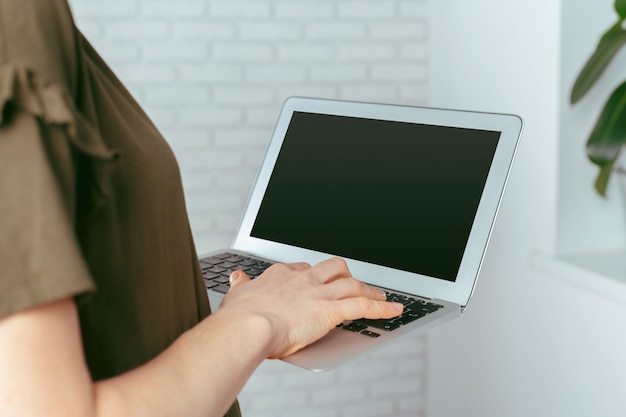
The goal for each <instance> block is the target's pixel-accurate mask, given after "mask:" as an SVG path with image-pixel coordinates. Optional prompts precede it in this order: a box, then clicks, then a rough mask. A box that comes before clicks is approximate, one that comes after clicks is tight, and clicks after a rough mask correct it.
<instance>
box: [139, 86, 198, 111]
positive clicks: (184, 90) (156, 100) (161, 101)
mask: <svg viewBox="0 0 626 417" xmlns="http://www.w3.org/2000/svg"><path fill="white" fill-rule="evenodd" d="M145 96H146V101H147V102H148V103H150V104H151V105H167V106H172V105H178V106H180V105H183V106H189V105H192V104H204V103H206V102H207V101H208V97H209V94H208V91H207V89H206V88H198V87H195V86H181V85H169V86H155V87H151V88H149V89H147V91H146V92H145Z"/></svg>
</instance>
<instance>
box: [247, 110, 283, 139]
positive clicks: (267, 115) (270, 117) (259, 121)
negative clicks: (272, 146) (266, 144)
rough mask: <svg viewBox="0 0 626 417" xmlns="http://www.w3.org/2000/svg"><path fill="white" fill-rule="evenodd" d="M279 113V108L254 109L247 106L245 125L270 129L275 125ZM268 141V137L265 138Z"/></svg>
mask: <svg viewBox="0 0 626 417" xmlns="http://www.w3.org/2000/svg"><path fill="white" fill-rule="evenodd" d="M279 113H280V106H278V105H276V106H263V107H255V106H249V107H248V109H247V110H246V115H245V119H246V124H248V125H250V126H256V127H258V126H263V127H265V128H271V127H273V126H274V124H275V123H276V120H277V118H278V114H279ZM267 139H268V140H269V137H268V138H267Z"/></svg>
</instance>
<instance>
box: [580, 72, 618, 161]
mask: <svg viewBox="0 0 626 417" xmlns="http://www.w3.org/2000/svg"><path fill="white" fill-rule="evenodd" d="M625 143H626V81H625V82H623V83H622V84H621V85H620V86H619V87H617V88H616V89H615V91H613V93H612V94H611V96H610V97H609V99H608V100H607V102H606V104H605V105H604V108H603V109H602V112H601V113H600V116H599V117H598V120H597V121H596V125H595V126H594V128H593V130H592V131H591V134H590V135H589V139H588V140H587V156H588V157H589V159H590V160H591V161H592V162H593V163H594V164H596V165H598V166H600V167H603V166H605V165H607V164H612V163H613V162H614V161H615V159H616V158H617V155H618V154H619V151H620V149H621V147H622V146H623V145H624V144H625Z"/></svg>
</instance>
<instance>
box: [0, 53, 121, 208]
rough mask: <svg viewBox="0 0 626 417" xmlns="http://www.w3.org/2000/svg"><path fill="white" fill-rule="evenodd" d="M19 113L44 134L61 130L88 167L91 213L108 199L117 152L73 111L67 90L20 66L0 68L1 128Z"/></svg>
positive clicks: (0, 66) (117, 156)
mask: <svg viewBox="0 0 626 417" xmlns="http://www.w3.org/2000/svg"><path fill="white" fill-rule="evenodd" d="M15 112H22V113H25V114H27V115H30V116H32V117H33V118H35V119H37V120H38V121H39V124H40V126H41V127H42V130H43V135H42V136H43V137H44V138H45V137H47V136H48V135H46V134H45V131H46V129H48V128H52V127H58V128H61V130H62V131H63V136H65V138H66V139H67V140H68V141H69V143H70V144H71V145H72V146H73V147H74V148H75V149H76V150H78V151H79V152H80V153H82V154H84V155H85V156H87V157H89V158H90V159H91V160H92V163H91V164H90V166H91V170H92V177H93V179H94V184H93V185H94V187H95V190H94V191H95V193H94V196H95V201H92V205H91V206H92V207H91V209H95V208H97V207H99V206H100V205H101V203H103V202H104V200H106V198H107V197H108V196H109V195H110V176H111V174H112V172H113V171H114V169H115V166H116V165H117V164H116V162H117V160H118V158H119V152H117V151H116V150H114V149H110V148H109V147H108V146H107V145H106V143H105V141H104V139H103V138H102V137H101V135H100V134H99V133H98V131H97V130H96V128H94V127H93V126H92V125H91V123H90V122H89V121H88V120H87V119H86V118H85V117H84V116H83V115H82V114H81V113H80V112H79V111H78V110H77V109H76V108H75V107H74V104H73V101H72V99H71V96H70V94H69V92H68V91H67V89H66V88H64V87H63V86H60V85H55V84H51V83H48V82H47V81H46V80H44V79H43V78H42V77H40V76H38V75H37V74H36V73H34V72H33V71H31V70H29V69H28V68H26V67H23V66H17V65H12V64H0V127H2V126H4V125H5V124H6V123H9V122H10V120H11V115H12V114H13V113H15Z"/></svg>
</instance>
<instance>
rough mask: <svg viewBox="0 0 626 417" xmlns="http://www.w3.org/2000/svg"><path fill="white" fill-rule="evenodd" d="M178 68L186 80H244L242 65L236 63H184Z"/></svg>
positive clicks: (212, 81)
mask: <svg viewBox="0 0 626 417" xmlns="http://www.w3.org/2000/svg"><path fill="white" fill-rule="evenodd" d="M178 70H179V73H180V79H181V81H184V82H206V83H234V82H239V81H242V80H243V70H242V67H241V66H239V65H236V64H213V63H210V64H201V63H198V64H196V65H192V64H189V65H186V64H182V65H179V66H178Z"/></svg>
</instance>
